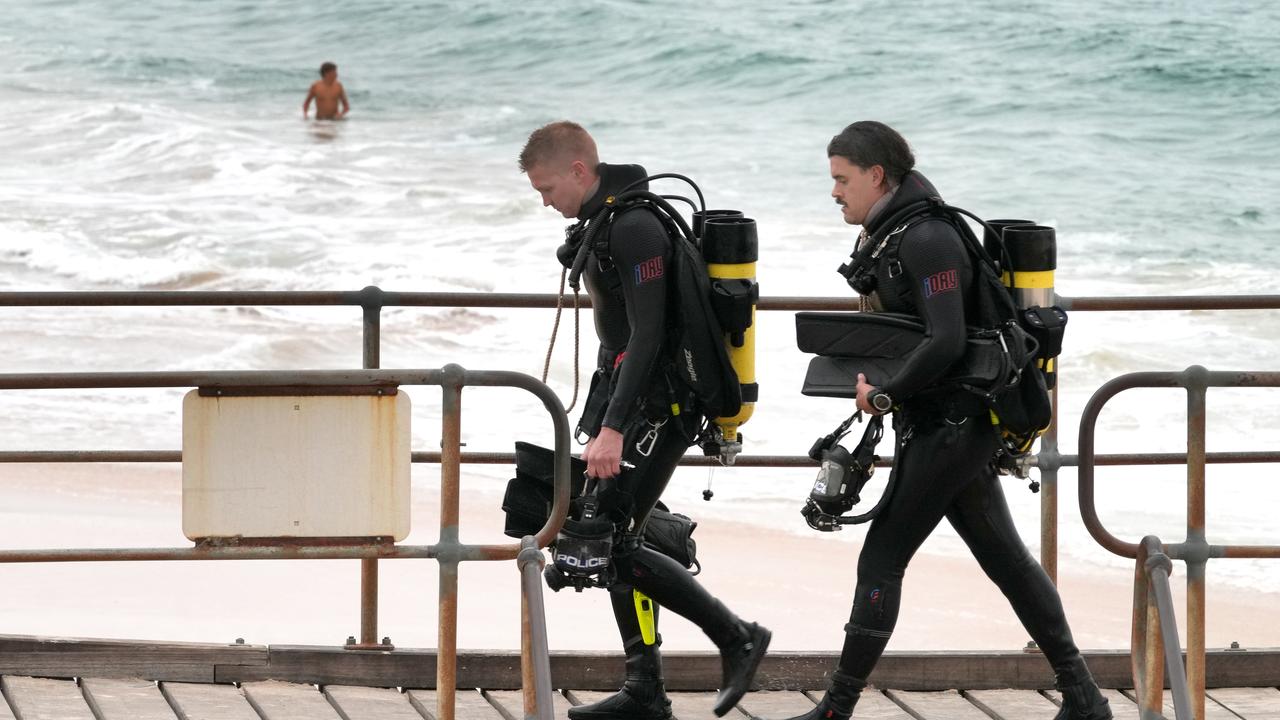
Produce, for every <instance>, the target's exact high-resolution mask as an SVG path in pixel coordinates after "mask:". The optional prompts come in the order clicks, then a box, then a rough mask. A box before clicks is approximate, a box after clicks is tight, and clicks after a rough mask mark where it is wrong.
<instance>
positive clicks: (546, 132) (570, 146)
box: [516, 120, 600, 173]
mask: <svg viewBox="0 0 1280 720" xmlns="http://www.w3.org/2000/svg"><path fill="white" fill-rule="evenodd" d="M565 158H568V159H572V160H581V161H582V162H584V163H586V165H587V167H588V168H589V169H591V170H594V169H595V167H596V165H599V164H600V156H599V154H598V153H597V151H596V141H595V140H593V139H591V134H590V133H588V132H587V130H586V128H584V127H582V126H581V125H579V124H578V123H576V122H570V121H569V120H560V121H558V122H553V123H550V124H548V125H543V126H542V127H540V128H538V129H537V130H534V131H533V132H532V133H531V134H530V135H529V140H528V142H526V143H525V144H524V149H523V150H521V151H520V157H519V158H518V159H517V160H516V164H517V165H518V166H519V167H520V172H526V173H527V172H529V168H531V167H533V166H535V165H539V164H541V163H544V162H548V161H554V160H560V159H565Z"/></svg>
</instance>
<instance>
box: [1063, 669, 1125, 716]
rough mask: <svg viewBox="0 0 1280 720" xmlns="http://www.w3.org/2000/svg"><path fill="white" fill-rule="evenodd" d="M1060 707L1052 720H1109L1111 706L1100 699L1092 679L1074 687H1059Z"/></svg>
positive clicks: (1102, 698) (1099, 693)
mask: <svg viewBox="0 0 1280 720" xmlns="http://www.w3.org/2000/svg"><path fill="white" fill-rule="evenodd" d="M1058 690H1059V691H1061V692H1062V707H1061V708H1059V710H1058V714H1057V715H1054V716H1053V720H1111V718H1112V715H1111V704H1110V703H1108V702H1107V699H1106V698H1104V697H1102V693H1101V692H1099V691H1098V686H1097V685H1095V684H1094V682H1093V678H1089V679H1088V680H1087V681H1085V682H1079V683H1076V684H1074V685H1059V686H1058Z"/></svg>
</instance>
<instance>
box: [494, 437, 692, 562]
mask: <svg viewBox="0 0 1280 720" xmlns="http://www.w3.org/2000/svg"><path fill="white" fill-rule="evenodd" d="M586 471H587V464H586V463H585V462H584V461H583V460H582V459H580V458H576V457H573V458H570V459H569V478H570V481H571V485H570V488H569V495H570V499H571V500H572V501H573V502H572V506H571V507H573V508H574V509H575V510H578V511H579V512H572V513H571V514H574V515H577V514H580V509H581V507H582V506H583V504H584V502H583V491H584V490H585V488H586V482H585V480H584V475H585V473H586ZM554 484H555V452H554V451H552V450H549V449H547V448H544V447H541V446H538V445H534V444H531V443H526V442H517V443H516V476H515V477H514V478H511V480H510V481H508V482H507V491H506V493H505V494H504V495H503V497H502V510H503V512H505V513H506V514H507V519H506V523H505V525H504V526H503V529H502V532H503V534H505V535H507V536H508V537H514V538H521V537H524V536H525V535H532V534H534V533H536V532H538V531H539V530H541V529H542V526H543V525H545V524H546V522H547V518H549V517H551V504H552V500H553V491H552V488H553V487H554ZM598 522H600V521H596V522H591V521H590V520H586V521H584V520H583V519H581V518H574V517H571V518H569V519H568V520H567V521H566V524H565V526H566V529H567V530H569V533H568V534H570V535H577V536H581V539H582V540H583V541H584V542H587V541H594V540H596V539H598V538H597V536H598V534H599V533H600V532H601V529H600V528H599V527H598ZM697 527H698V523H697V522H695V521H694V520H691V519H690V518H689V517H687V516H685V515H681V514H679V513H673V512H671V511H670V510H669V509H668V508H667V506H666V505H663V504H662V503H661V502H660V503H658V504H657V506H656V507H655V508H654V510H653V511H652V512H651V513H650V514H649V520H648V523H647V524H646V525H645V529H644V544H645V545H647V546H649V547H650V548H652V549H654V550H656V551H658V552H660V553H662V554H663V555H666V556H667V557H669V558H671V559H672V560H675V561H676V562H678V563H680V565H681V566H683V567H685V568H689V569H700V566H699V563H698V557H697V553H698V546H697V543H696V542H695V541H694V539H693V531H694V529H695V528H697ZM581 564H582V565H584V566H585V565H586V564H587V563H586V562H585V561H584V562H582V563H581ZM695 574H696V572H695Z"/></svg>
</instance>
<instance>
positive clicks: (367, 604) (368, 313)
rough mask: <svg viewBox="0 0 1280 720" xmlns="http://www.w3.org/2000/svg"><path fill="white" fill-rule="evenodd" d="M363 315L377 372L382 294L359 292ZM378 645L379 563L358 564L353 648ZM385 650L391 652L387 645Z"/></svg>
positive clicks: (370, 364) (367, 360)
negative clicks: (357, 623) (357, 624)
mask: <svg viewBox="0 0 1280 720" xmlns="http://www.w3.org/2000/svg"><path fill="white" fill-rule="evenodd" d="M360 300H361V308H362V310H363V312H364V324H363V331H362V333H361V336H362V339H363V346H364V352H363V358H362V361H363V364H364V367H365V369H366V370H376V369H377V368H378V367H379V366H380V365H381V364H382V357H381V355H382V353H381V349H382V290H380V289H378V288H377V287H376V286H373V285H370V286H369V287H366V288H365V289H364V290H361V291H360ZM377 642H378V559H377V558H365V559H363V560H361V561H360V643H359V645H357V646H356V647H362V648H371V647H376V646H377ZM386 649H391V647H390V646H389V645H388V646H386Z"/></svg>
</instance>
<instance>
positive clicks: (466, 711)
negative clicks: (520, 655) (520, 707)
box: [273, 689, 503, 720]
mask: <svg viewBox="0 0 1280 720" xmlns="http://www.w3.org/2000/svg"><path fill="white" fill-rule="evenodd" d="M408 695H409V700H410V702H412V703H413V707H414V709H415V710H417V711H418V713H419V714H421V715H422V716H423V717H424V718H426V719H427V720H436V691H435V690H410V691H409V692H408ZM453 717H454V720H503V718H502V713H500V712H498V710H497V708H495V707H494V706H492V705H490V704H489V701H488V700H485V699H484V697H482V696H481V695H480V692H479V691H478V690H465V689H463V690H458V695H457V700H456V701H455V703H454V710H453ZM273 720H274V719H273Z"/></svg>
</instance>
